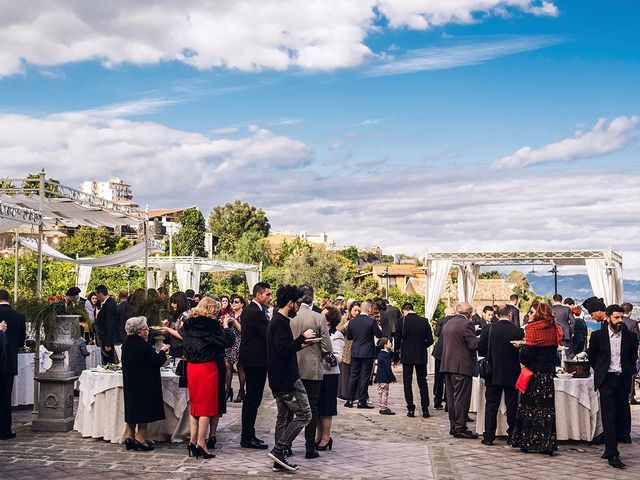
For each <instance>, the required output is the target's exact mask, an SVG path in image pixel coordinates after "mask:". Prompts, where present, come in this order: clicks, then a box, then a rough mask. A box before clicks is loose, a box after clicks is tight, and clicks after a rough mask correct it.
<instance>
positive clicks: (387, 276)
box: [382, 265, 389, 300]
mask: <svg viewBox="0 0 640 480" xmlns="http://www.w3.org/2000/svg"><path fill="white" fill-rule="evenodd" d="M382 276H383V278H386V279H387V288H386V289H385V296H386V298H387V300H389V266H388V265H385V267H384V270H383V271H382Z"/></svg>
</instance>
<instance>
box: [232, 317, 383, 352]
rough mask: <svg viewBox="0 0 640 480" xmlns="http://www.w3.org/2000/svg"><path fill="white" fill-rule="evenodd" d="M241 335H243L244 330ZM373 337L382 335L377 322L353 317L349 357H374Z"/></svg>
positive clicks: (366, 318) (368, 318)
mask: <svg viewBox="0 0 640 480" xmlns="http://www.w3.org/2000/svg"><path fill="white" fill-rule="evenodd" d="M242 335H243V336H244V330H243V331H242ZM374 337H378V338H381V337H382V330H381V329H380V327H379V326H378V322H376V321H375V320H374V319H373V318H371V317H370V316H368V315H363V314H361V315H358V316H357V317H355V318H353V319H352V320H351V321H350V322H349V326H348V327H347V339H348V340H352V341H353V343H352V344H351V358H376V345H375V343H374V340H373V339H374Z"/></svg>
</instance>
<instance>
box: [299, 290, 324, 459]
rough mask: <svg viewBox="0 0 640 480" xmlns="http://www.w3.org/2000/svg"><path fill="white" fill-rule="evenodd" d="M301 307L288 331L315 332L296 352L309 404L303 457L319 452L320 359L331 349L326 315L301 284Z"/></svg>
mask: <svg viewBox="0 0 640 480" xmlns="http://www.w3.org/2000/svg"><path fill="white" fill-rule="evenodd" d="M298 290H299V292H300V296H301V299H300V309H299V310H298V313H297V314H296V316H295V317H294V318H292V319H291V323H290V326H291V333H292V334H293V336H294V338H295V337H298V336H299V335H301V334H302V332H305V331H307V330H312V331H314V332H316V335H317V338H318V341H317V343H314V344H313V345H311V346H310V347H309V348H305V349H304V350H301V351H299V352H298V370H299V371H300V379H301V380H302V384H303V385H304V388H305V390H306V391H307V396H308V397H309V406H310V407H311V415H312V417H311V421H310V422H309V424H308V425H307V426H306V427H305V430H304V439H305V449H306V453H305V458H308V459H311V458H317V457H319V456H320V455H319V454H318V451H317V450H316V428H317V423H318V399H319V397H320V387H321V384H322V377H323V368H322V359H323V357H324V356H326V355H328V354H329V353H331V352H332V351H333V348H332V347H331V340H330V339H329V330H328V329H327V319H326V318H325V316H324V315H322V314H321V313H316V312H314V311H313V310H312V306H313V287H311V285H302V286H300V287H299V289H298Z"/></svg>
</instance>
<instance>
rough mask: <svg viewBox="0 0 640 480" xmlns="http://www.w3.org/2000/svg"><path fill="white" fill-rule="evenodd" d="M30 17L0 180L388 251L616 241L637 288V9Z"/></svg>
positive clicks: (6, 24)
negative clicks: (39, 181)
mask: <svg viewBox="0 0 640 480" xmlns="http://www.w3.org/2000/svg"><path fill="white" fill-rule="evenodd" d="M19 3H20V2H2V3H1V4H0V167H1V168H0V176H10V177H13V176H23V175H24V174H25V173H26V172H34V171H37V170H38V169H40V168H41V167H44V168H46V171H47V174H49V175H51V176H55V177H57V178H59V179H60V180H61V181H62V182H63V183H65V184H68V185H73V186H77V185H79V184H80V182H82V181H83V180H85V179H105V178H108V177H110V176H119V177H121V178H123V179H124V180H126V181H128V182H130V183H131V184H132V185H133V189H134V196H135V200H136V201H138V202H139V203H140V204H142V205H144V204H149V206H150V207H151V208H163V207H180V206H189V205H193V204H196V205H199V206H200V208H201V210H202V211H203V212H204V213H205V214H206V213H208V211H209V210H210V209H211V207H212V206H214V205H218V204H221V203H224V202H226V201H230V200H233V199H236V198H239V199H241V200H244V201H248V202H250V203H252V204H255V205H257V206H259V207H262V208H263V209H265V210H266V212H267V214H268V217H269V219H270V220H271V223H272V225H273V227H274V229H276V230H285V229H286V230H292V231H299V230H306V231H310V232H315V231H326V232H327V233H328V234H329V235H330V237H331V238H333V239H334V240H336V241H337V242H338V243H341V244H345V245H349V244H356V245H359V246H369V245H380V246H382V247H383V249H384V250H385V251H386V252H389V253H392V252H406V253H410V254H423V253H424V251H425V249H427V248H428V249H430V250H445V249H446V250H452V249H482V250H489V249H521V248H522V249H533V248H536V249H538V248H540V249H552V248H554V249H555V248H558V249H560V248H562V249H586V248H589V249H591V248H608V247H610V246H611V247H612V248H614V249H615V250H618V251H620V252H621V253H622V254H623V255H624V259H625V276H626V277H628V278H640V241H639V240H638V239H639V238H640V226H639V223H638V212H639V210H640V208H639V207H640V162H639V151H640V148H639V147H640V140H639V135H638V134H639V132H640V80H639V79H640V29H638V28H637V19H638V18H640V5H639V4H638V2H636V1H633V0H627V1H624V0H620V1H616V2H610V1H597V0H592V1H589V2H576V1H561V0H560V1H556V0H553V1H546V0H449V1H436V0H339V1H337V0H336V1H333V0H305V1H300V0H296V1H294V0H182V1H180V2H174V1H169V0H156V1H141V0H117V1H111V2H86V1H83V0H67V1H64V2H58V1H53V0H32V1H30V2H27V3H26V4H24V2H22V3H20V4H19Z"/></svg>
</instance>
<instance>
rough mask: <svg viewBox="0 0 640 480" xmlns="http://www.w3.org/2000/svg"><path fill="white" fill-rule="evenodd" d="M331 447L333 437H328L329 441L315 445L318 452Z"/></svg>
mask: <svg viewBox="0 0 640 480" xmlns="http://www.w3.org/2000/svg"><path fill="white" fill-rule="evenodd" d="M332 448H333V438H331V437H329V441H328V442H327V444H326V445H320V444H319V443H318V444H317V445H316V450H318V451H319V452H324V451H325V450H331V449H332Z"/></svg>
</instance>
